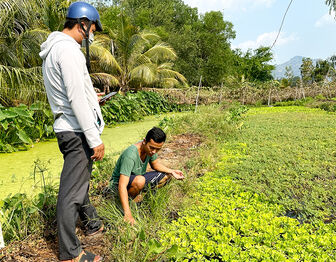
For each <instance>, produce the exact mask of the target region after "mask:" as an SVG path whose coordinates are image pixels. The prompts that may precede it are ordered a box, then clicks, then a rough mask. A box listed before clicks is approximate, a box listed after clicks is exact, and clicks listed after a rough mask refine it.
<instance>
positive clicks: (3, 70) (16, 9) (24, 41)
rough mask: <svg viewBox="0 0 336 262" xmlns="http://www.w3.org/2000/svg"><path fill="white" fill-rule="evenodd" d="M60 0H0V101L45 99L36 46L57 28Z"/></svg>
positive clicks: (62, 8) (62, 12) (62, 7)
mask: <svg viewBox="0 0 336 262" xmlns="http://www.w3.org/2000/svg"><path fill="white" fill-rule="evenodd" d="M70 2H71V1H64V0H42V1H40V0H39V1H37V0H33V1H32V0H0V23H1V25H2V26H1V27H0V104H2V105H5V106H10V105H13V104H15V103H16V102H15V100H16V101H17V103H20V102H24V103H27V104H29V103H32V102H34V101H36V100H45V99H46V95H45V92H44V87H43V80H42V70H41V63H42V61H41V59H40V57H39V55H38V54H39V52H40V45H41V43H42V42H43V41H45V39H46V38H47V36H48V34H49V33H50V31H53V30H58V29H60V27H61V25H62V23H63V22H64V21H63V20H64V17H65V12H66V8H67V6H68V5H69V4H70Z"/></svg>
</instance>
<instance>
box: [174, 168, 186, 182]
mask: <svg viewBox="0 0 336 262" xmlns="http://www.w3.org/2000/svg"><path fill="white" fill-rule="evenodd" d="M171 175H172V176H173V177H174V178H176V179H177V180H182V179H184V175H183V173H182V171H180V170H173V172H171Z"/></svg>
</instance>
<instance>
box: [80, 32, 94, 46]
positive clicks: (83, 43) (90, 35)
mask: <svg viewBox="0 0 336 262" xmlns="http://www.w3.org/2000/svg"><path fill="white" fill-rule="evenodd" d="M87 40H88V41H89V45H91V44H92V43H93V41H94V34H93V33H92V32H90V34H89V38H88V39H86V38H84V39H83V41H82V47H86V41H87Z"/></svg>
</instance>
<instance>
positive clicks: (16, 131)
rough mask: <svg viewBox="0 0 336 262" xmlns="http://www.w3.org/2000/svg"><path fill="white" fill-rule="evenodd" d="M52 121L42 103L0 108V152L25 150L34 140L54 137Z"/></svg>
mask: <svg viewBox="0 0 336 262" xmlns="http://www.w3.org/2000/svg"><path fill="white" fill-rule="evenodd" d="M52 123H53V117H52V114H51V112H50V110H49V109H48V108H47V106H46V105H45V104H43V103H36V104H33V105H31V106H30V108H28V107H27V106H26V105H20V106H18V107H9V108H5V107H2V108H0V152H13V151H17V150H26V149H27V148H28V145H31V144H32V143H33V142H35V141H39V140H41V139H43V138H51V137H54V133H53V129H52Z"/></svg>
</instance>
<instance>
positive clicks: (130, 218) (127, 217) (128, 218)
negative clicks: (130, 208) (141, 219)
mask: <svg viewBox="0 0 336 262" xmlns="http://www.w3.org/2000/svg"><path fill="white" fill-rule="evenodd" d="M124 221H126V222H127V223H129V224H130V225H131V226H134V225H135V224H136V221H135V220H134V218H133V216H132V214H129V215H126V214H125V216H124Z"/></svg>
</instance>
